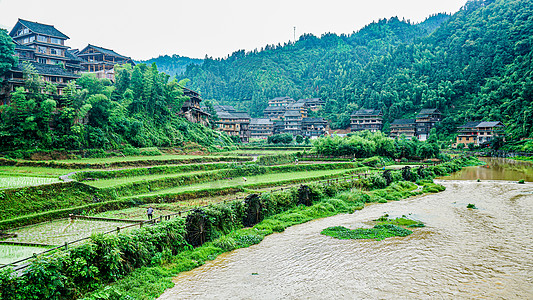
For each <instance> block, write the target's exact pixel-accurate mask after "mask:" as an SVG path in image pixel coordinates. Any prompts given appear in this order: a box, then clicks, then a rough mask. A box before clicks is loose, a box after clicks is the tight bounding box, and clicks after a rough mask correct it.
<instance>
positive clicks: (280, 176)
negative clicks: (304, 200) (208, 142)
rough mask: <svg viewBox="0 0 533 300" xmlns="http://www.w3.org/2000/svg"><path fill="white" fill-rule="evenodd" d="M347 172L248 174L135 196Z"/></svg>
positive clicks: (271, 182) (344, 171)
mask: <svg viewBox="0 0 533 300" xmlns="http://www.w3.org/2000/svg"><path fill="white" fill-rule="evenodd" d="M347 172H349V169H348V170H347V169H340V170H320V171H302V172H289V173H276V174H265V175H257V176H249V177H246V181H244V179H243V177H234V178H230V179H224V180H216V181H210V182H205V183H198V184H191V185H186V186H179V187H175V188H170V189H163V190H158V191H156V192H152V193H146V194H140V195H137V196H153V195H159V194H172V193H180V192H185V191H197V190H203V189H217V188H228V187H235V186H243V187H246V186H252V185H254V184H261V183H265V184H267V183H268V184H272V185H276V184H277V183H282V182H284V181H288V180H295V179H312V178H316V177H321V176H329V175H341V174H343V173H347Z"/></svg>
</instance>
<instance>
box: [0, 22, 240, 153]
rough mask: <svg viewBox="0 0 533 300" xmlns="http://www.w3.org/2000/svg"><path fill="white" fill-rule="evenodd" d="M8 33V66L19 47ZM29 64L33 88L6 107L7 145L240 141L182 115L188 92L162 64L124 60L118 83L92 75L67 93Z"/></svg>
mask: <svg viewBox="0 0 533 300" xmlns="http://www.w3.org/2000/svg"><path fill="white" fill-rule="evenodd" d="M0 38H2V40H0V47H2V50H5V51H6V53H9V52H11V56H10V55H5V58H4V59H3V61H5V62H6V63H5V64H6V65H7V67H3V66H2V64H0V67H2V68H3V71H5V70H9V63H7V62H8V61H9V60H8V59H7V58H9V57H11V58H12V54H13V47H12V41H10V38H9V36H8V35H7V34H6V32H5V31H0ZM10 43H11V46H10ZM2 45H3V46H2ZM3 53H4V52H3ZM13 62H14V60H13V61H11V63H13ZM15 63H16V62H15ZM21 65H22V67H23V69H24V85H25V86H24V87H20V88H17V89H16V91H15V92H13V93H12V95H11V103H10V104H9V105H1V106H0V150H17V149H87V148H99V149H123V148H125V147H131V146H134V147H150V146H158V147H166V146H183V145H184V144H186V143H187V142H195V143H198V144H201V145H203V146H206V147H208V148H211V149H213V148H212V147H216V146H226V145H232V142H231V140H230V138H229V137H228V136H227V135H225V134H222V133H220V132H217V131H214V130H212V129H210V128H207V127H205V126H203V125H200V124H194V123H190V122H189V121H187V120H185V119H184V118H181V117H179V116H178V112H179V111H180V109H181V106H182V104H183V102H184V101H185V100H186V99H188V98H187V97H186V96H184V95H183V90H182V87H181V85H180V83H179V82H178V81H176V80H169V76H168V75H166V74H164V73H161V72H159V71H158V70H157V67H156V65H155V64H152V65H151V66H147V65H145V64H140V65H136V66H135V67H133V68H132V67H131V66H130V65H123V66H116V67H115V82H114V83H112V82H111V81H110V80H108V79H102V80H101V79H97V78H96V77H95V76H94V74H84V75H82V76H81V78H79V79H77V80H76V82H74V81H73V82H71V83H69V85H68V86H67V87H66V88H65V89H64V90H63V93H62V95H58V94H57V88H56V86H55V85H53V84H51V83H45V82H44V81H43V80H42V78H41V76H39V75H38V74H37V73H36V71H35V69H34V67H33V66H32V65H31V64H29V63H21ZM43 88H44V90H45V91H46V92H45V93H42V92H41V90H42V89H43Z"/></svg>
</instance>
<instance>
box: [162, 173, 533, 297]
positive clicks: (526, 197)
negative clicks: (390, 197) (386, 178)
mask: <svg viewBox="0 0 533 300" xmlns="http://www.w3.org/2000/svg"><path fill="white" fill-rule="evenodd" d="M441 183H442V184H444V185H445V186H446V188H447V189H446V191H444V192H442V193H439V194H432V195H427V196H421V197H415V198H411V199H407V200H404V201H399V202H389V203H385V204H374V205H369V206H367V207H366V208H365V209H364V210H362V211H358V212H356V213H354V214H344V215H338V216H334V217H330V218H325V219H320V220H315V221H312V222H309V223H306V224H302V225H298V226H294V227H291V228H288V229H287V230H286V231H285V232H283V233H279V234H273V235H270V236H268V237H266V238H265V239H264V240H263V241H262V242H261V243H260V244H258V245H254V246H252V247H250V248H245V249H239V250H235V251H232V252H230V253H226V254H223V255H221V256H219V258H217V259H216V260H214V261H212V262H207V263H206V264H205V265H204V266H202V267H200V268H197V269H194V270H192V271H190V272H185V273H182V274H180V275H179V276H178V277H176V278H175V283H176V285H175V287H174V288H172V289H169V290H167V291H166V292H165V293H164V294H163V295H162V296H161V298H160V299H408V298H409V299H411V298H412V299H472V298H473V299H533V226H532V225H531V224H532V222H533V184H530V183H527V184H523V185H521V184H516V183H511V182H496V181H481V182H476V181H442V182H441ZM469 203H473V204H475V205H476V207H478V209H467V208H466V206H467V204H469ZM385 213H388V214H389V215H391V217H395V216H401V215H409V216H410V217H411V218H413V219H416V220H421V221H423V222H424V223H425V224H426V226H427V227H425V228H415V229H414V233H413V234H412V235H410V236H407V237H395V238H389V239H386V240H383V241H374V240H337V239H334V238H331V237H328V236H323V235H321V234H320V231H322V229H324V228H327V227H330V226H337V225H340V226H345V227H348V228H352V229H354V228H358V227H362V226H368V225H367V222H368V221H370V220H373V219H376V218H378V217H380V216H381V215H383V214H385Z"/></svg>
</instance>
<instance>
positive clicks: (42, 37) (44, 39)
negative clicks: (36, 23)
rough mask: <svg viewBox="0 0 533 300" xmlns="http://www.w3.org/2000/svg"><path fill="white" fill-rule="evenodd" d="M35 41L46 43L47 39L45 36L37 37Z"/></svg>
mask: <svg viewBox="0 0 533 300" xmlns="http://www.w3.org/2000/svg"><path fill="white" fill-rule="evenodd" d="M37 40H38V41H39V42H48V39H47V38H46V37H45V36H42V35H38V36H37Z"/></svg>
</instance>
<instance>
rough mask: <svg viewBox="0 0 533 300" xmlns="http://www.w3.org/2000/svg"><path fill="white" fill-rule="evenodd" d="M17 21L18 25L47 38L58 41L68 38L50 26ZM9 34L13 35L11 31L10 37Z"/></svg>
mask: <svg viewBox="0 0 533 300" xmlns="http://www.w3.org/2000/svg"><path fill="white" fill-rule="evenodd" d="M18 21H19V23H20V24H22V25H24V26H26V27H27V28H28V29H29V30H31V31H32V32H34V33H38V34H42V35H49V36H53V37H57V38H60V39H68V38H69V37H68V36H66V35H65V34H63V33H62V32H61V31H59V30H57V29H56V28H55V27H54V26H52V25H46V24H41V23H36V22H32V21H27V20H22V19H19V20H18ZM15 27H16V26H15ZM15 27H13V29H15ZM11 34H13V31H11V33H10V35H11Z"/></svg>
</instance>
